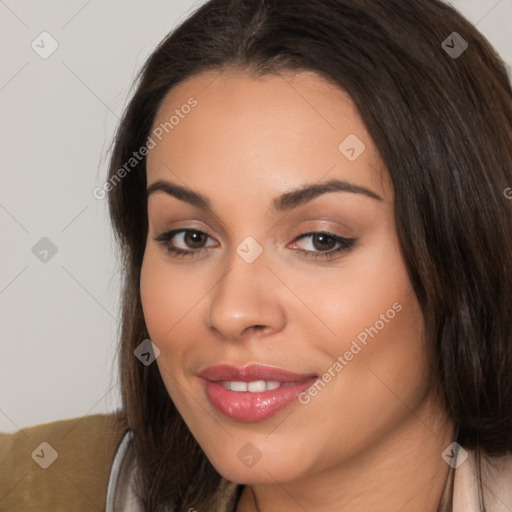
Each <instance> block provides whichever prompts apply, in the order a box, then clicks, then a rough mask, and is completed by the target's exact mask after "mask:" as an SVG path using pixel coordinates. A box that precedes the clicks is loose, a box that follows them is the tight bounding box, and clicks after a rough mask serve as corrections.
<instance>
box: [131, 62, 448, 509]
mask: <svg viewBox="0 0 512 512" xmlns="http://www.w3.org/2000/svg"><path fill="white" fill-rule="evenodd" d="M190 97H194V98H195V99H197V101H198V104H197V106H196V107H195V108H194V109H192V110H191V112H190V113H189V114H188V115H186V116H184V117H183V119H180V122H179V124H177V125H176V126H174V128H173V129H172V130H171V131H169V133H168V134H165V133H164V137H163V138H162V141H160V142H158V144H157V145H156V146H155V147H154V148H153V149H151V151H150V152H149V154H148V159H147V183H148V186H150V185H151V184H153V183H155V182H156V181H158V180H167V181H170V182H172V183H177V184H179V185H182V186H187V187H189V188H190V189H192V190H194V191H196V192H199V193H200V194H202V195H204V196H207V197H208V198H209V200H210V202H211V206H212V211H211V212H206V211H202V210H200V209H198V208H197V207H195V206H192V205H190V204H188V203H187V202H185V201H182V200H179V199H177V198H175V197H173V196H171V195H169V194H166V193H164V192H161V191H159V192H155V193H153V194H151V195H150V197H149V199H148V217H149V233H148V238H147V245H146V250H145V255H144V261H143V265H142V271H141V296H142V303H143V309H144V315H145V319H146V323H147V327H148V330H149V333H150V336H151V339H152V341H153V343H154V344H155V345H156V346H158V348H159V349H160V351H161V353H160V356H159V357H158V359H157V364H158V367H159V370H160V372H161V374H162V377H163V380H164V382H165V385H166V388H167V390H168V391H169V394H170V396H171V398H172V399H173V401H174V402H175V404H176V406H177V408H178V410H179V411H180V413H181V415H182V417H183V418H184V420H185V422H186V423H187V425H188V427H189V428H190V430H191V432H192V434H193V435H194V437H195V438H196V439H197V441H198V442H199V444H200V445H201V447H202V449H203V450H204V452H205V453H206V455H207V457H208V458H209V460H210V461H211V462H212V464H213V465H214V467H215V468H216V469H217V471H218V472H219V473H220V474H221V475H222V476H224V477H225V478H227V479H228V480H230V481H232V482H236V483H243V484H246V487H245V489H244V492H243V494H242V497H241V500H240V502H239V505H238V508H237V511H238V512H248V511H255V510H259V511H275V510H280V511H282V512H287V511H297V510H301V511H302V510H308V511H309V512H317V511H327V510H329V511H332V510H350V511H351V512H358V511H365V512H367V511H368V510H380V511H384V512H385V511H390V512H391V511H393V512H397V511H399V510H400V511H401V512H408V511H415V512H418V511H420V512H421V511H425V512H427V511H428V512H431V511H432V512H433V511H435V510H437V507H438V505H439V502H440V499H441V495H442V491H443V488H444V485H445V481H446V478H447V475H448V470H449V466H448V464H447V463H446V462H445V461H444V460H443V459H442V458H441V453H442V451H443V450H444V449H445V448H446V447H447V446H448V445H449V444H450V442H451V441H452V440H453V435H454V425H453V424H452V422H451V421H450V420H449V419H448V417H447V416H446V414H445V413H444V411H443V410H442V408H441V407H440V406H439V405H438V404H437V402H436V400H435V399H434V396H433V393H432V392H431V391H430V390H429V389H428V388H427V385H426V380H427V374H428V368H427V366H426V354H425V347H424V343H423V330H424V326H423V317H422V314H421V310H420V307H419V305H418V302H417V299H416V297H415V294H414V292H413V289H412V287H411V283H410V281H409V278H408V275H407V272H406V268H405V265H404V261H403V258H402V256H401V253H400V250H399V244H398V239H397V234H396V227H395V218H394V211H393V201H394V199H393V188H392V186H391V183H390V180H389V176H388V174H387V171H386V169H385V168H384V165H383V164H382V162H381V160H380V158H379V155H378V153H377V151H376V149H375V146H374V144H373V142H372V140H371V138H370V136H369V134H368V132H367V130H366V128H365V126H364V124H363V122H362V120H361V118H360V117H359V114H358V113H357V110H356V109H355V107H354V104H353V102H352V100H351V99H350V97H349V96H348V95H347V94H346V93H345V92H343V91H342V90H340V89H338V88H336V87H334V86H333V85H330V84H328V83H327V82H325V81H323V80H322V79H321V78H320V77H318V76H317V75H315V74H313V73H309V72H300V73H291V72H286V73H281V75H280V76H276V75H272V76H270V75H268V76H265V77H262V78H258V79H254V78H251V77H250V76H249V75H248V74H246V73H243V72H235V71H231V70H227V71H226V70H225V71H223V72H222V73H219V72H218V71H214V72H213V71H209V72H206V73H203V74H200V75H197V76H194V77H192V78H189V79H188V80H186V81H184V82H182V83H180V84H179V85H178V86H177V87H175V88H174V89H173V90H172V91H170V93H168V95H167V96H166V98H165V101H164V102H163V103H162V105H161V108H160V110H159V112H158V113H157V116H156V119H155V123H154V126H155V127H156V126H158V125H159V124H160V123H163V122H165V121H167V120H168V119H169V117H170V116H171V115H172V114H173V113H174V111H175V109H177V108H178V109H179V108H180V107H181V106H182V105H183V104H185V103H186V102H187V100H188V99H189V98H190ZM349 134H355V135H356V136H357V137H358V138H359V139H360V140H361V141H363V143H364V144H365V146H366V148H365V150H364V151H363V152H362V153H361V155H360V156H359V157H358V158H357V159H356V160H354V161H350V160H349V159H347V158H346V157H345V155H344V154H342V152H341V151H340V150H339V149H338V146H339V144H340V143H341V142H342V141H343V140H344V139H345V138H346V137H347V136H348V135H349ZM332 178H337V179H341V180H346V181H348V182H350V183H352V184H355V185H358V186H361V187H365V188H367V189H370V190H371V191H372V192H374V193H375V194H377V195H378V196H380V197H381V198H382V199H381V200H377V199H374V198H371V197H368V196H366V195H363V194H358V193H351V192H330V193H326V194H323V195H320V196H318V197H316V198H314V199H313V200H311V201H310V202H309V203H306V204H303V205H301V206H298V207H297V208H294V209H292V210H291V211H288V212H280V213H272V212H271V211H270V210H271V205H272V201H273V199H274V198H275V197H277V196H279V195H280V194H283V193H285V192H289V191H291V190H293V189H296V188H299V187H301V186H303V185H306V184H312V183H318V182H325V181H328V180H329V179H332ZM171 229H191V230H194V229H196V230H197V229H199V230H201V231H204V232H206V233H207V235H208V236H205V237H204V238H202V239H201V238H200V237H199V239H197V238H196V239H194V238H190V237H188V238H186V237H185V238H184V235H183V234H178V235H176V236H174V238H173V239H172V241H171V242H170V244H171V245H173V246H175V247H179V248H182V249H188V250H190V251H194V250H196V251H197V250H198V249H201V248H203V252H202V253H196V254H195V255H193V256H192V257H190V256H186V257H185V258H183V257H181V256H179V257H176V256H173V255H172V254H170V253H168V252H167V249H166V247H165V245H164V244H163V243H162V242H157V241H155V240H154V238H155V237H157V236H158V235H160V234H161V233H163V232H166V231H169V230H171ZM322 229H324V230H326V231H328V232H330V233H333V234H335V235H338V236H342V237H349V238H356V239H357V243H356V246H355V247H354V248H353V249H352V250H351V251H349V252H341V253H338V254H336V255H335V257H334V258H332V259H316V260H315V259H313V258H308V257H307V256H306V255H305V254H301V253H299V252H298V250H297V249H303V250H305V251H310V254H311V253H321V252H322V251H324V252H328V251H332V250H334V249H335V248H337V247H338V244H335V243H332V242H329V241H328V242H327V246H326V245H322V243H321V241H320V243H319V242H318V241H316V242H315V240H314V237H306V238H302V239H301V238H300V235H302V234H304V233H308V232H311V231H320V230H322ZM247 236H251V237H253V238H254V239H255V240H256V241H257V242H258V243H259V244H260V246H261V248H262V249H263V252H262V254H261V255H260V256H259V257H258V258H257V259H256V260H255V261H254V262H253V263H247V262H246V261H244V259H242V258H241V257H240V256H239V255H238V254H237V252H236V248H237V246H238V245H239V244H240V243H241V242H242V241H243V240H244V239H245V238H246V237H247ZM187 242H188V244H187ZM329 243H331V244H332V245H329ZM324 244H326V242H324ZM395 303H398V304H399V305H400V306H402V309H401V311H400V312H399V313H397V314H396V316H395V317H394V318H393V319H392V320H389V321H388V322H386V323H385V324H384V327H383V328H381V329H380V330H379V332H378V334H377V335H375V336H374V337H373V338H370V337H369V338H368V342H367V345H365V346H364V345H361V344H359V345H361V346H362V349H361V350H360V351H359V352H358V353H357V354H356V355H354V357H353V358H352V360H350V361H347V364H346V365H344V366H343V369H342V370H341V371H339V372H338V373H336V376H335V377H333V378H332V379H331V381H330V382H329V383H328V384H327V385H326V386H325V387H323V389H322V390H321V391H320V392H318V394H317V396H315V397H313V398H312V399H311V400H310V402H309V403H307V404H305V405H303V404H300V403H298V402H297V403H293V404H292V405H290V406H289V407H287V408H286V409H284V410H283V411H281V412H279V413H278V414H277V415H275V416H273V417H272V418H270V419H268V420H265V421H261V422H254V423H244V422H240V421H234V420H232V419H230V418H227V417H225V416H224V415H222V414H221V413H220V412H219V411H217V410H216V409H215V408H214V407H213V406H212V405H211V403H210V402H209V400H208V399H207V397H206V395H205V393H204V389H203V385H202V382H201V380H200V378H199V377H198V372H199V371H200V370H201V369H202V368H204V367H206V366H209V365H213V364H222V363H230V364H233V365H235V366H245V365H247V364H251V363H264V364H267V365H270V366H275V367H280V368H285V369H287V370H290V371H293V372H297V373H300V374H308V373H313V374H317V375H322V374H323V373H324V372H326V371H327V370H328V368H332V367H333V364H334V363H335V362H336V360H337V358H338V356H340V355H343V354H344V353H345V352H346V351H347V350H349V348H350V346H351V343H352V341H353V340H354V339H356V338H357V336H358V334H360V333H361V332H362V331H363V330H364V329H365V328H366V327H369V326H374V325H375V323H376V322H377V321H378V320H379V319H380V318H382V317H381V315H382V314H385V313H386V311H387V310H389V309H390V308H392V305H393V304H395ZM248 442H250V443H252V444H253V445H254V446H255V447H256V448H255V449H254V450H255V451H256V450H257V451H258V452H259V453H260V454H261V459H260V460H259V461H258V462H257V463H256V464H255V465H253V466H252V467H246V466H245V465H244V464H243V463H242V462H241V461H240V460H239V458H238V457H237V453H238V451H239V450H240V449H241V448H242V447H243V446H244V445H246V443H248Z"/></svg>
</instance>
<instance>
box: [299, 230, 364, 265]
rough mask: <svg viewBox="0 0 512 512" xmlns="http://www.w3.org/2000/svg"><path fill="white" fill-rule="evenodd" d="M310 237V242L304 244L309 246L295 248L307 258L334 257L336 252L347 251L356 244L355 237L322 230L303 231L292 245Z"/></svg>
mask: <svg viewBox="0 0 512 512" xmlns="http://www.w3.org/2000/svg"><path fill="white" fill-rule="evenodd" d="M307 238H309V239H310V242H309V243H307V244H304V245H306V246H309V248H308V249H296V250H297V251H298V252H300V253H301V254H304V255H305V256H306V257H308V258H313V259H318V258H324V259H329V258H334V257H335V256H336V255H337V254H339V253H342V252H349V251H350V250H351V249H352V248H353V247H354V246H355V244H356V242H357V239H355V238H344V237H341V236H338V235H335V234H333V233H327V232H324V231H315V232H312V233H304V234H303V235H301V236H299V237H298V238H297V239H296V240H295V241H294V242H293V246H295V247H296V246H297V245H298V243H299V241H300V240H302V239H307ZM336 246H338V247H337V248H335V247H336Z"/></svg>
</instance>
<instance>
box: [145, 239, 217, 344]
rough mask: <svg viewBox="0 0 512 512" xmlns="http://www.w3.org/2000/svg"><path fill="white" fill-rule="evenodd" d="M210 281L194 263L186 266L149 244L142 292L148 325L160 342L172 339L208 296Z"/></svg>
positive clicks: (154, 337) (152, 335) (154, 339)
mask: <svg viewBox="0 0 512 512" xmlns="http://www.w3.org/2000/svg"><path fill="white" fill-rule="evenodd" d="M208 284H209V283H208V282H205V279H204V276H202V277H201V276H199V275H197V276H196V275H194V271H193V270H191V269H190V266H187V267H186V268H185V266H181V265H179V264H173V263H170V262H169V261H167V259H166V257H165V254H164V252H163V251H161V250H160V249H159V248H158V247H151V246H149V247H147V248H146V252H145V254H144V260H143V262H142V268H141V275H140V293H141V301H142V309H143V312H144V318H145V321H146V326H147V328H148V331H149V334H150V336H151V337H152V340H153V341H154V342H156V343H157V345H158V343H160V344H162V342H164V343H166V342H167V340H169V341H170V340H172V337H173V334H174V333H175V332H176V327H177V326H178V325H181V323H182V322H186V321H187V317H188V316H189V315H191V314H193V309H194V307H195V306H196V305H198V304H199V303H200V301H201V299H202V298H204V297H205V295H206V293H207V291H208ZM159 348H160V350H162V349H163V348H164V347H160V346H159Z"/></svg>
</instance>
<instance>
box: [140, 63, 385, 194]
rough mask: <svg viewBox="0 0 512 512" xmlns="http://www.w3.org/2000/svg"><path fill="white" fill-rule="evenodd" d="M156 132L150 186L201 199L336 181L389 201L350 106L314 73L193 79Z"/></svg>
mask: <svg viewBox="0 0 512 512" xmlns="http://www.w3.org/2000/svg"><path fill="white" fill-rule="evenodd" d="M190 105H194V106H193V107H189V106H190ZM158 130H159V133H160V139H161V140H157V139H155V142H156V145H155V147H154V148H153V149H151V150H150V152H149V153H148V161H147V162H148V165H147V173H148V183H151V182H154V181H156V180H158V179H172V178H175V179H176V178H178V179H180V180H183V181H184V182H186V183H187V185H188V186H190V187H194V188H196V189H199V190H204V191H205V192H206V191H207V189H208V188H210V189H211V188H212V186H215V185H219V184H224V185H226V186H229V184H230V183H231V182H236V183H237V185H238V187H239V188H240V187H243V186H244V185H245V186H251V187H252V188H253V190H256V189H259V188H260V187H262V188H260V190H261V191H263V190H264V189H266V190H268V189H269V188H275V187H276V186H277V188H279V189H280V190H281V189H282V190H283V191H284V190H286V188H290V187H292V186H296V185H297V183H314V182H318V181H320V180H322V178H324V179H329V178H338V179H346V180H350V181H351V182H353V183H355V184H358V185H361V186H365V187H369V188H373V189H374V190H375V192H376V193H377V194H379V195H381V196H382V197H386V196H388V197H389V196H390V195H391V194H392V190H391V187H390V185H389V182H388V180H387V173H385V172H384V169H383V165H382V162H381V160H380V158H379V155H378V153H377V151H376V149H375V147H374V145H373V141H372V140H371V138H370V136H369V134H368V132H367V130H366V128H365V126H364V123H363V122H362V119H361V118H360V116H359V113H358V111H357V109H356V107H355V105H354V103H353V101H352V99H351V98H350V96H349V95H348V94H347V93H346V92H345V91H343V90H342V89H340V88H338V87H335V86H334V85H332V84H330V83H328V82H327V81H325V80H324V79H322V78H321V77H319V76H318V75H316V74H314V73H312V72H307V71H302V72H298V73H297V72H293V73H292V72H283V73H280V74H279V75H264V76H262V77H259V78H254V77H251V76H249V75H248V74H246V73H242V72H237V71H233V70H225V71H219V70H211V71H208V72H205V73H202V74H199V75H196V76H193V77H191V78H189V79H187V80H185V81H184V82H181V83H180V84H179V85H178V86H176V87H175V88H174V89H172V90H171V91H170V92H169V93H168V94H167V95H166V97H165V98H164V100H163V102H162V104H161V105H160V108H159V110H158V112H157V115H156V117H155V121H154V123H153V130H152V133H155V131H158ZM207 195H208V193H207Z"/></svg>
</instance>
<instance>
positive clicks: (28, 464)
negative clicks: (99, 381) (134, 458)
mask: <svg viewBox="0 0 512 512" xmlns="http://www.w3.org/2000/svg"><path fill="white" fill-rule="evenodd" d="M126 430H127V424H126V421H125V419H124V417H123V415H122V414H121V413H120V412H116V413H112V414H95V415H91V416H85V417H81V418H73V419H67V420H61V421H55V422H52V423H46V424H42V425H36V426H33V427H30V428H23V429H21V430H20V431H18V432H16V433H14V434H0V461H1V462H0V463H1V466H2V471H1V475H0V509H1V510H9V511H13V512H15V511H18V510H20V511H21V510H36V509H37V510H38V511H41V512H46V511H54V510H68V511H70V512H72V511H75V510H76V511H86V510H95V511H97V510H104V509H105V504H106V495H107V485H108V478H109V474H110V468H111V466H112V461H113V459H114V455H115V452H116V450H117V447H118V445H119V443H120V441H121V439H122V437H123V435H124V433H125V432H126Z"/></svg>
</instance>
